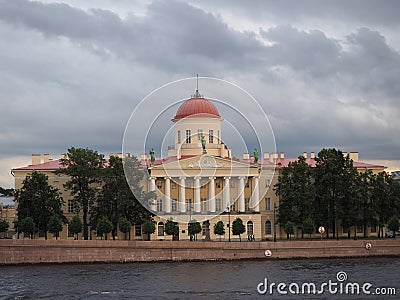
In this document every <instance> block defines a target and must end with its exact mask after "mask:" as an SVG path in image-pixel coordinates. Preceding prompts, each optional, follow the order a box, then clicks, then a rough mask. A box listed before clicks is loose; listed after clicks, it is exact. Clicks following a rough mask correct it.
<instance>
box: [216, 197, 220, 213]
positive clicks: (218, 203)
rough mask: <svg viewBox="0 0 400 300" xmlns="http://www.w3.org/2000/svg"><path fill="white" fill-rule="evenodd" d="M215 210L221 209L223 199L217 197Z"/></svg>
mask: <svg viewBox="0 0 400 300" xmlns="http://www.w3.org/2000/svg"><path fill="white" fill-rule="evenodd" d="M215 211H221V199H218V198H217V199H215Z"/></svg>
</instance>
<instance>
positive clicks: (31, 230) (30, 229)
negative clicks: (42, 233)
mask: <svg viewBox="0 0 400 300" xmlns="http://www.w3.org/2000/svg"><path fill="white" fill-rule="evenodd" d="M19 228H20V230H21V231H22V232H23V233H24V234H29V236H30V238H31V239H33V235H34V234H35V232H36V225H35V221H34V220H33V218H32V217H26V218H24V219H22V220H21V221H20V222H19Z"/></svg>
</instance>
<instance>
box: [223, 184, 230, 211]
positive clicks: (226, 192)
mask: <svg viewBox="0 0 400 300" xmlns="http://www.w3.org/2000/svg"><path fill="white" fill-rule="evenodd" d="M224 179H225V182H224V189H223V196H224V201H223V205H224V206H223V207H222V210H224V211H225V210H226V208H227V207H229V208H230V207H231V190H230V189H231V187H230V186H229V180H230V179H231V178H230V177H224Z"/></svg>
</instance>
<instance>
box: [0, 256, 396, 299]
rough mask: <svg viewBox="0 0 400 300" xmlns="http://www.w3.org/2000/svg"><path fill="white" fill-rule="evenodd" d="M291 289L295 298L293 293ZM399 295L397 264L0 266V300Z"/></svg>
mask: <svg viewBox="0 0 400 300" xmlns="http://www.w3.org/2000/svg"><path fill="white" fill-rule="evenodd" d="M343 272H345V274H344V273H343ZM338 273H339V274H341V275H340V276H344V275H346V277H347V279H344V278H346V277H339V274H338ZM329 280H330V281H331V283H332V284H331V286H330V287H329V285H328V283H329ZM265 281H267V282H265ZM260 283H262V284H260ZM265 283H267V285H266V284H265ZM271 283H275V285H274V286H273V288H272V292H271V290H270V288H271ZM304 283H314V284H315V285H316V292H320V294H318V295H315V294H310V293H312V292H313V291H312V290H310V292H308V290H307V287H305V290H304V292H303V293H301V291H302V290H301V289H302V284H304ZM323 283H326V285H325V286H323ZM340 283H342V292H341V291H340ZM346 283H352V284H353V283H357V284H358V285H359V286H360V287H362V286H363V284H365V283H369V284H371V286H370V287H369V288H368V285H367V286H365V288H366V289H365V291H366V292H367V293H368V292H369V293H370V294H369V295H368V294H366V293H363V290H360V292H359V293H358V295H355V294H351V292H352V289H351V288H349V289H348V293H345V291H346V290H345V288H344V286H343V284H346ZM278 284H286V288H284V287H283V285H281V290H280V291H279V292H278V291H277V289H276V286H277V285H278ZM335 284H336V285H335ZM258 285H260V286H259V289H258V290H259V291H258V290H257V286H258ZM266 286H268V288H267V290H266V289H265V287H266ZM289 286H291V290H290V291H289ZM296 286H299V293H300V294H295V293H297V290H296ZM321 286H323V288H321ZM329 288H331V290H329ZM335 288H336V293H334V292H335ZM376 288H385V289H379V291H378V292H382V291H383V292H385V293H392V294H393V289H389V288H394V290H395V292H396V294H397V295H395V296H393V295H392V296H388V295H385V296H382V295H380V296H378V295H377V293H376V291H377V290H376ZM285 291H286V292H287V294H281V292H285ZM353 291H354V293H356V292H357V290H356V289H354V290H353ZM264 292H265V293H264ZM260 293H264V294H260ZM399 295H400V259H399V258H373V259H371V258H357V259H312V260H311V259H308V260H267V259H266V260H252V261H224V262H174V263H173V262H165V263H128V264H72V265H29V266H0V299H389V298H391V299H396V298H397V299H400V296H399Z"/></svg>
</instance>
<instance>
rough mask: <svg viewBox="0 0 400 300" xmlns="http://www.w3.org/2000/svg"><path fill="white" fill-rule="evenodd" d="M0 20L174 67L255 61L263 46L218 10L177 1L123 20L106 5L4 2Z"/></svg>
mask: <svg viewBox="0 0 400 300" xmlns="http://www.w3.org/2000/svg"><path fill="white" fill-rule="evenodd" d="M0 3H1V2H0ZM0 19H2V20H4V21H6V22H9V23H11V24H14V25H17V26H18V25H21V26H25V27H27V28H33V29H36V30H38V31H39V32H41V33H43V34H44V35H49V36H55V37H59V36H62V37H67V38H69V39H70V40H71V41H73V42H75V43H78V44H79V45H80V46H83V47H88V48H90V49H91V50H93V51H95V52H98V53H99V54H102V55H105V56H106V55H107V54H110V53H111V54H114V55H117V56H119V57H124V58H127V59H130V60H133V61H137V62H140V63H141V64H147V65H154V66H157V67H159V68H163V67H164V68H166V69H168V70H170V71H184V70H188V69H193V68H196V69H200V70H204V71H205V70H206V69H208V68H206V67H205V66H204V65H205V63H211V62H215V63H216V64H217V65H218V64H221V63H222V66H221V67H226V64H225V63H227V64H228V65H232V66H236V67H245V66H246V65H248V66H251V65H254V63H255V62H257V61H258V59H257V56H258V55H260V54H261V51H262V45H261V44H260V43H259V42H258V41H257V40H256V39H255V34H254V33H250V32H248V33H239V32H237V31H234V30H232V29H230V28H229V27H228V26H227V25H226V24H224V23H222V21H221V20H218V19H216V18H215V17H214V16H213V15H211V14H207V13H205V12H204V11H202V10H200V9H196V8H194V7H191V6H189V5H188V4H185V3H179V2H175V1H170V2H168V3H166V2H155V3H153V4H151V5H150V6H149V11H148V15H146V16H145V17H138V16H133V15H130V16H129V17H128V18H127V19H126V20H122V19H121V18H120V17H119V16H118V15H116V14H114V13H112V12H110V11H106V10H100V9H90V10H89V11H87V12H86V11H83V10H81V9H77V8H73V7H70V6H68V5H66V4H60V3H52V4H43V3H40V2H27V1H24V0H16V1H9V2H3V3H2V5H1V10H0Z"/></svg>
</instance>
